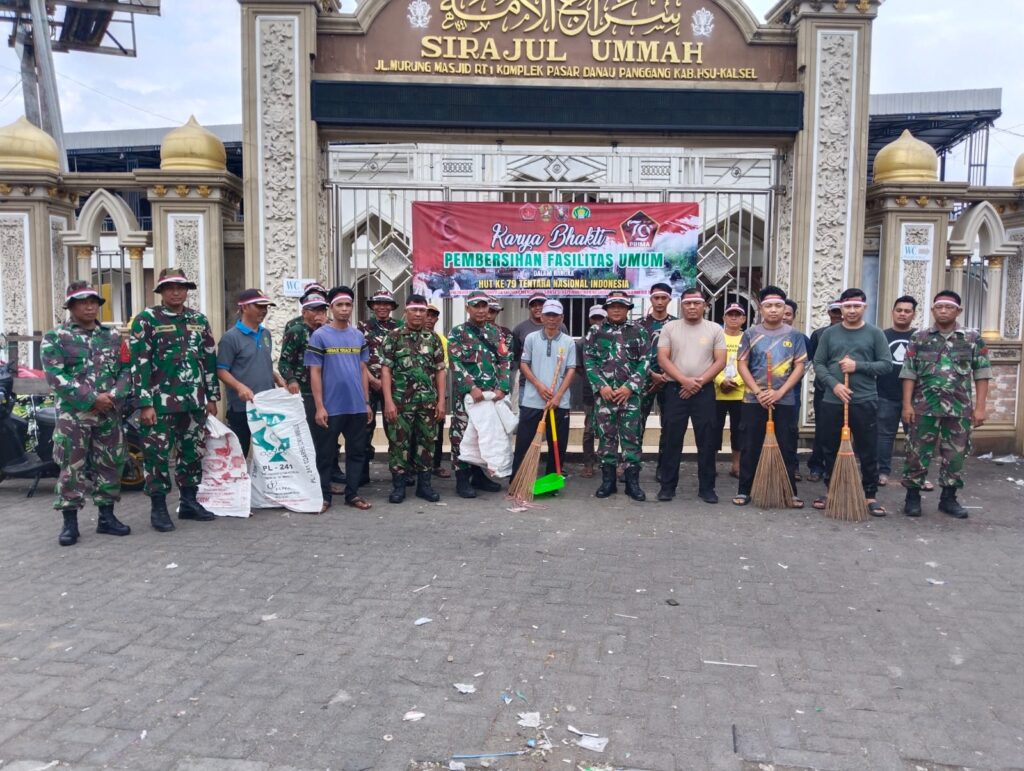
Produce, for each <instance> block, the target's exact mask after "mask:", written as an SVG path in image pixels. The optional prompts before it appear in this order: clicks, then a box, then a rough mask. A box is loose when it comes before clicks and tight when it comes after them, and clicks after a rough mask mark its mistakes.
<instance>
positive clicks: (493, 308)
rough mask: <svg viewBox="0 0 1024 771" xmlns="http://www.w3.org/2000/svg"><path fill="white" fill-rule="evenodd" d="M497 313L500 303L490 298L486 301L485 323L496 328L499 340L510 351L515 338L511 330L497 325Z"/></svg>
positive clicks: (499, 310) (499, 309) (499, 311)
mask: <svg viewBox="0 0 1024 771" xmlns="http://www.w3.org/2000/svg"><path fill="white" fill-rule="evenodd" d="M499 313H501V301H500V300H496V299H495V298H493V297H492V298H490V299H489V300H488V301H487V323H488V324H494V326H496V327H497V328H498V334H499V335H501V339H502V341H503V342H504V344H505V347H506V348H508V349H509V350H510V351H512V350H513V349H514V346H515V337H514V336H513V334H512V330H511V329H509V328H508V327H505V326H502V325H501V324H499V323H498V314H499ZM509 366H511V362H510V364H509Z"/></svg>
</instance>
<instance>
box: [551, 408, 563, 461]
mask: <svg viewBox="0 0 1024 771" xmlns="http://www.w3.org/2000/svg"><path fill="white" fill-rule="evenodd" d="M548 418H549V419H550V420H551V446H552V447H554V448H555V473H556V474H558V476H562V459H561V457H560V456H559V454H558V430H557V429H556V428H555V411H554V410H553V409H551V410H548Z"/></svg>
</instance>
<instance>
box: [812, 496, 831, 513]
mask: <svg viewBox="0 0 1024 771" xmlns="http://www.w3.org/2000/svg"><path fill="white" fill-rule="evenodd" d="M827 500H828V499H827V498H825V497H824V496H822V497H820V498H815V499H814V503H812V504H811V505H812V506H813V507H814V508H816V509H818V510H819V511H822V510H824V508H825V503H826V502H827Z"/></svg>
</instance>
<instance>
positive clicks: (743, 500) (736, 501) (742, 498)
mask: <svg viewBox="0 0 1024 771" xmlns="http://www.w3.org/2000/svg"><path fill="white" fill-rule="evenodd" d="M748 503H750V496H749V495H737V496H735V497H733V499H732V505H733V506H746V505H747V504H748Z"/></svg>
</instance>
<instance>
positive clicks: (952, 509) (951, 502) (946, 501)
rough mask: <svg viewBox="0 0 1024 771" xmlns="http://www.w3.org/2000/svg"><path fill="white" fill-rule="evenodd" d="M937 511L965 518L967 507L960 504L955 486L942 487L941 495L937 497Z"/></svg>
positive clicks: (957, 517)
mask: <svg viewBox="0 0 1024 771" xmlns="http://www.w3.org/2000/svg"><path fill="white" fill-rule="evenodd" d="M939 511H942V512H945V513H946V514H949V516H951V517H953V518H955V519H967V516H968V515H967V509H965V508H964V507H963V506H961V505H960V501H958V500H957V499H956V488H955V487H943V488H942V495H941V496H940V497H939Z"/></svg>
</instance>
